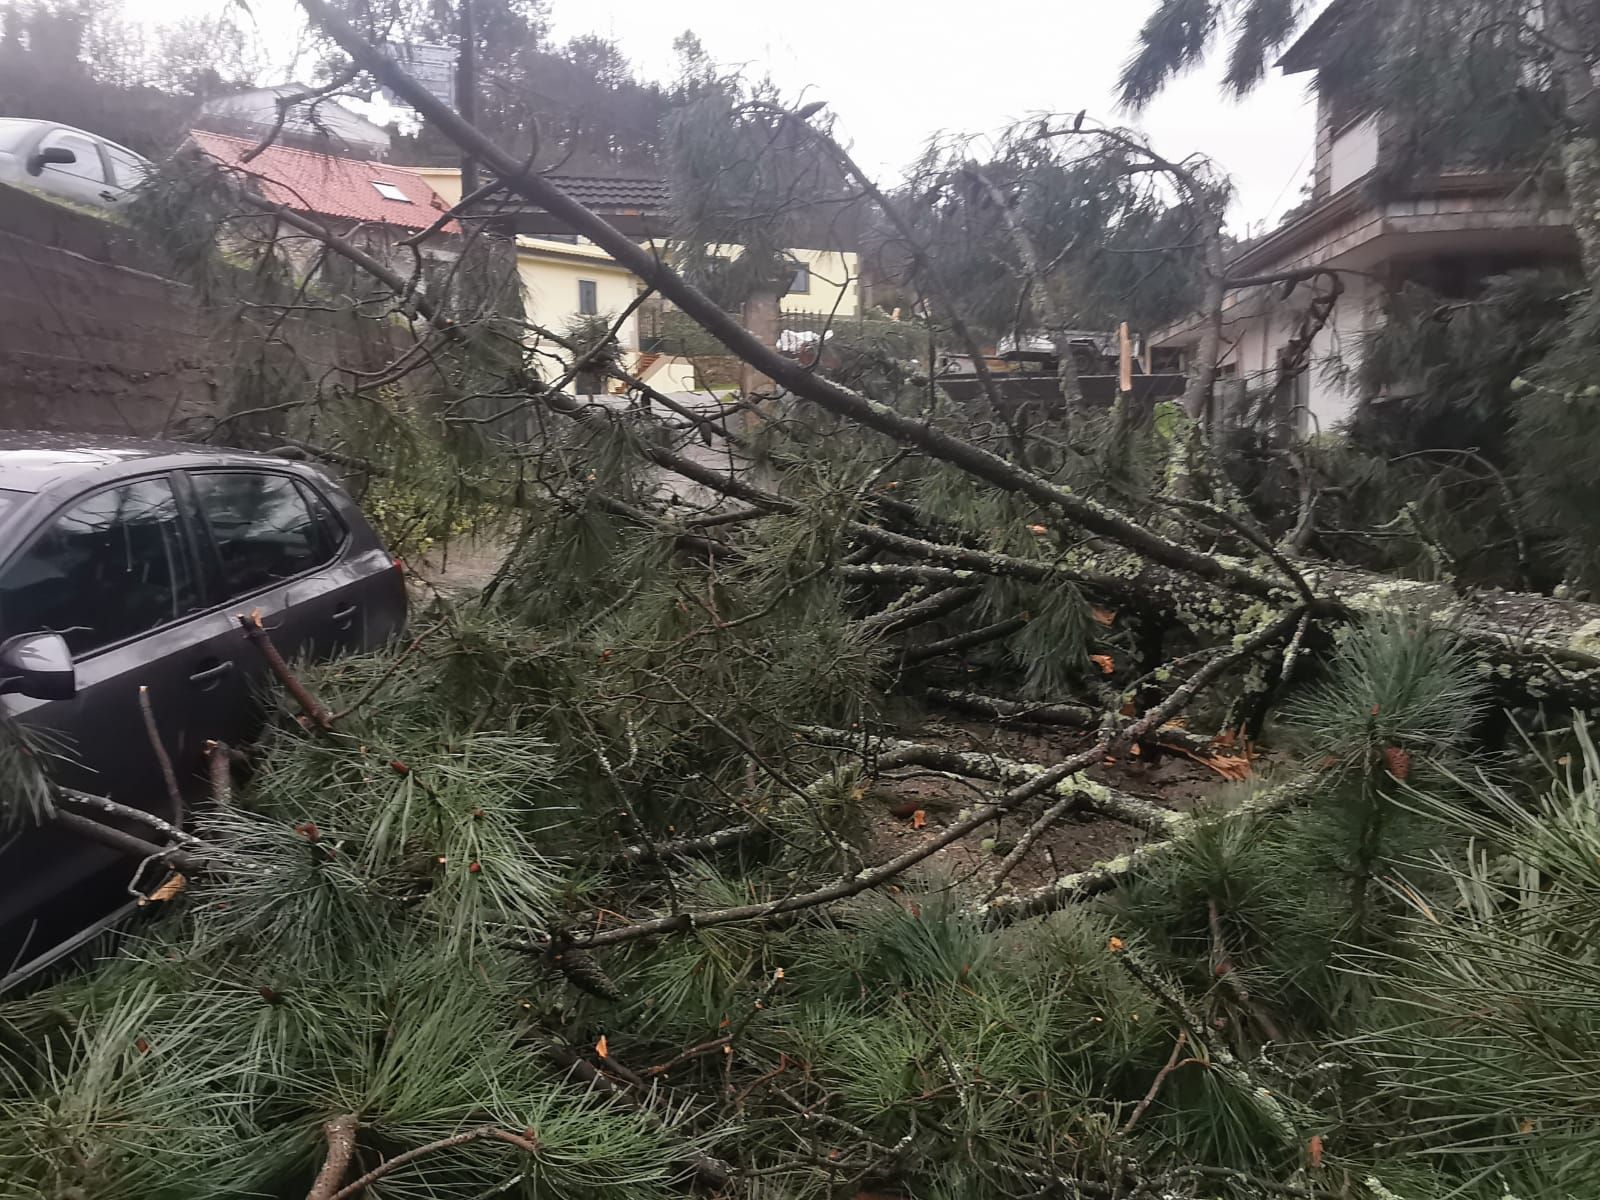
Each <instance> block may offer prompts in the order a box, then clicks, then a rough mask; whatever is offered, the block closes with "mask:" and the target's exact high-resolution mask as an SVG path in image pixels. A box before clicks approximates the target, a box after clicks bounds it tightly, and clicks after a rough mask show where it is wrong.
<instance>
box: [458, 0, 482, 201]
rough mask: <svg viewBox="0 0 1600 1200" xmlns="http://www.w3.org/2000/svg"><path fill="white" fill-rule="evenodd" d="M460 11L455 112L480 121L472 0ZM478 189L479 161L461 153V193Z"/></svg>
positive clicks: (472, 121)
mask: <svg viewBox="0 0 1600 1200" xmlns="http://www.w3.org/2000/svg"><path fill="white" fill-rule="evenodd" d="M459 3H460V5H461V11H460V14H459V17H458V21H459V27H458V30H457V41H458V42H459V43H460V45H459V47H458V48H457V51H456V112H458V113H460V114H461V119H462V120H463V121H465V122H466V123H467V124H468V125H476V124H477V123H478V31H477V28H476V26H475V25H474V24H473V20H472V0H459ZM477 190H478V163H477V160H476V159H474V158H473V157H472V156H471V155H470V154H463V155H462V156H461V195H462V196H463V197H465V196H470V195H471V194H472V193H473V192H475V191H477Z"/></svg>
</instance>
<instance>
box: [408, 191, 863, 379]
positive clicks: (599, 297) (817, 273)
mask: <svg viewBox="0 0 1600 1200" xmlns="http://www.w3.org/2000/svg"><path fill="white" fill-rule="evenodd" d="M413 169H414V170H415V171H416V172H417V173H418V174H420V175H421V176H423V178H425V179H426V180H427V181H428V183H429V185H430V186H432V188H433V190H434V191H435V192H437V193H438V194H439V196H440V198H441V199H442V200H444V201H445V202H446V203H447V204H451V205H454V204H456V203H458V202H459V201H460V199H461V171H460V169H459V168H457V167H416V168H413ZM658 186H659V185H658ZM516 244H517V272H518V274H519V275H520V276H521V278H522V291H523V303H524V306H525V312H526V313H527V318H528V320H529V321H530V322H531V323H533V324H536V325H540V326H543V327H544V328H546V329H549V330H552V331H553V332H555V333H561V334H564V333H565V332H566V330H567V327H568V325H569V324H570V323H571V322H572V321H574V320H575V319H576V318H578V317H580V316H585V315H601V316H606V315H610V316H619V315H621V313H622V312H623V311H624V310H625V309H626V308H627V307H628V305H630V304H631V303H633V301H634V299H635V298H636V297H637V296H638V294H639V291H640V288H641V287H642V284H641V283H640V281H639V280H638V279H637V278H635V277H634V276H633V275H632V274H630V273H629V272H628V271H627V270H626V269H625V268H623V267H622V266H619V265H618V264H617V263H616V262H615V261H613V260H612V259H611V257H610V256H609V255H608V254H607V253H606V252H605V251H604V250H602V249H600V247H598V246H596V245H595V244H594V243H593V242H590V241H589V240H588V239H587V238H582V237H578V236H576V235H570V234H569V235H553V234H549V233H544V234H539V235H536V236H530V235H527V234H519V235H518V236H517V240H516ZM642 244H644V245H645V246H646V247H647V248H652V247H651V244H650V243H648V242H645V243H642ZM729 253H730V254H731V255H737V254H738V253H739V249H738V247H729ZM789 253H790V255H791V257H792V258H793V259H794V262H795V277H794V281H793V283H792V284H791V285H790V288H789V291H788V293H787V294H786V295H785V296H784V297H783V300H782V302H781V310H782V311H783V312H785V313H794V314H800V313H806V314H815V315H819V316H822V317H828V316H832V317H834V318H835V319H837V320H840V321H842V320H844V319H845V318H849V317H855V316H858V315H859V314H860V312H861V282H860V281H861V275H860V261H859V258H858V256H857V254H856V253H855V252H854V251H848V250H808V249H794V250H791V251H790V252H789ZM617 340H618V341H619V342H620V343H621V344H622V346H623V347H624V348H626V349H627V350H628V351H630V352H631V353H630V357H631V359H632V363H633V365H634V366H635V367H636V368H637V369H638V370H640V371H641V372H643V373H644V374H645V377H646V380H647V382H649V383H651V385H652V386H655V387H658V388H661V389H662V390H664V391H680V390H685V391H686V390H691V389H692V388H693V386H694V384H693V378H694V372H693V368H692V366H691V365H689V364H687V363H686V362H684V361H683V360H678V359H670V358H668V359H662V358H661V357H660V356H645V357H643V358H641V357H640V356H639V353H638V352H639V325H638V319H637V317H636V316H634V315H630V316H629V317H628V319H627V320H626V321H625V322H624V323H623V326H622V328H621V329H619V330H618V331H617ZM658 377H659V378H658Z"/></svg>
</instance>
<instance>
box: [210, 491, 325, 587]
mask: <svg viewBox="0 0 1600 1200" xmlns="http://www.w3.org/2000/svg"><path fill="white" fill-rule="evenodd" d="M192 479H193V480H194V490H195V496H196V498H197V499H198V500H199V502H200V510H201V511H202V512H203V513H204V514H205V517H206V522H207V524H209V525H210V526H211V536H212V539H213V540H214V541H215V543H216V546H217V553H218V554H219V555H220V556H221V559H222V580H223V585H224V587H226V589H227V592H228V596H229V597H230V598H232V597H235V596H242V595H244V594H245V593H247V592H254V591H258V590H260V589H261V588H264V587H270V586H271V585H272V584H275V583H278V582H281V581H282V580H285V579H292V578H293V577H294V576H296V575H300V574H303V573H304V572H306V571H309V570H312V569H313V568H315V567H319V566H321V565H322V564H323V563H325V562H328V561H329V560H330V559H332V558H333V556H334V553H335V551H336V550H337V548H338V547H337V543H335V544H333V545H329V544H328V539H327V536H326V533H325V530H324V527H323V525H322V523H321V522H320V521H319V520H318V519H317V516H316V514H315V513H313V511H312V508H311V506H310V505H309V504H308V503H307V501H306V497H305V496H304V495H303V494H302V493H301V491H300V489H299V488H298V487H296V486H295V481H294V480H292V479H290V478H289V477H288V476H286V475H268V474H265V473H260V472H255V471H200V472H195V473H194V474H193V476H192Z"/></svg>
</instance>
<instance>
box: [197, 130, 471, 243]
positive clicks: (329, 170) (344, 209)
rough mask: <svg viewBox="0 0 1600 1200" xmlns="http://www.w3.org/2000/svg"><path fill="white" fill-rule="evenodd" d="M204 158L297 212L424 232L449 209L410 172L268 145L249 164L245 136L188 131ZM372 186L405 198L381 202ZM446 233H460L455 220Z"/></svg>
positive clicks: (251, 143)
mask: <svg viewBox="0 0 1600 1200" xmlns="http://www.w3.org/2000/svg"><path fill="white" fill-rule="evenodd" d="M189 136H190V137H191V138H193V139H194V142H195V145H197V146H199V147H200V149H201V150H203V151H204V152H205V153H206V154H208V155H210V156H211V157H212V158H214V159H216V160H217V161H218V162H220V163H222V164H223V165H225V166H229V167H235V168H237V169H238V170H239V171H240V172H241V173H243V174H244V175H246V176H248V177H250V178H251V179H252V181H253V182H254V184H255V186H256V187H257V188H258V189H259V190H260V192H261V194H262V195H263V196H264V197H266V199H268V200H270V201H272V202H273V203H275V204H282V205H284V206H286V207H288V208H292V209H294V210H296V211H298V212H304V213H313V214H315V215H317V216H322V217H337V218H339V219H341V220H349V221H366V222H373V223H383V224H388V225H397V226H399V227H400V228H402V229H426V228H427V227H428V226H429V225H432V224H433V222H434V221H436V220H437V219H438V217H439V214H440V213H441V212H443V211H444V210H445V209H446V208H447V207H448V205H446V204H445V202H444V201H443V200H441V199H440V198H439V195H438V193H437V192H435V191H434V190H433V188H431V187H430V186H428V181H427V180H426V179H424V178H423V177H422V176H421V175H418V174H417V173H416V172H415V171H408V170H407V169H406V168H404V167H395V166H391V165H389V164H388V163H380V162H367V161H365V160H362V159H358V158H337V157H335V156H333V155H331V154H318V153H316V152H315V151H312V150H296V149H293V148H292V147H289V146H268V147H267V148H266V149H265V150H263V151H262V152H261V153H260V154H258V155H257V156H256V157H255V158H253V159H251V160H250V161H249V162H247V163H246V162H241V161H240V159H241V158H243V156H244V155H245V154H247V153H249V152H250V150H252V149H253V148H254V147H255V146H256V145H257V144H258V143H257V142H255V141H252V140H251V139H249V138H237V137H229V136H227V135H226V134H222V133H208V132H206V131H204V130H200V129H195V130H191V131H190V133H189ZM375 183H381V184H385V185H387V186H388V187H392V188H394V189H396V190H398V191H399V192H400V193H401V194H402V195H403V196H404V197H405V199H403V200H393V199H388V198H386V197H385V196H384V195H383V194H382V193H381V192H379V191H378V189H377V188H376V187H374V186H373V184H375ZM445 230H446V232H449V233H456V232H459V227H458V226H457V225H456V224H455V222H454V221H452V222H450V224H448V225H447V226H445Z"/></svg>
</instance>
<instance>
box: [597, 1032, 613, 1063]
mask: <svg viewBox="0 0 1600 1200" xmlns="http://www.w3.org/2000/svg"><path fill="white" fill-rule="evenodd" d="M594 1052H595V1053H596V1054H597V1055H599V1056H600V1057H601V1058H610V1057H611V1047H610V1046H609V1045H607V1044H606V1035H605V1034H603V1033H602V1034H601V1035H600V1040H599V1041H598V1042H596V1043H595V1044H594Z"/></svg>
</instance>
